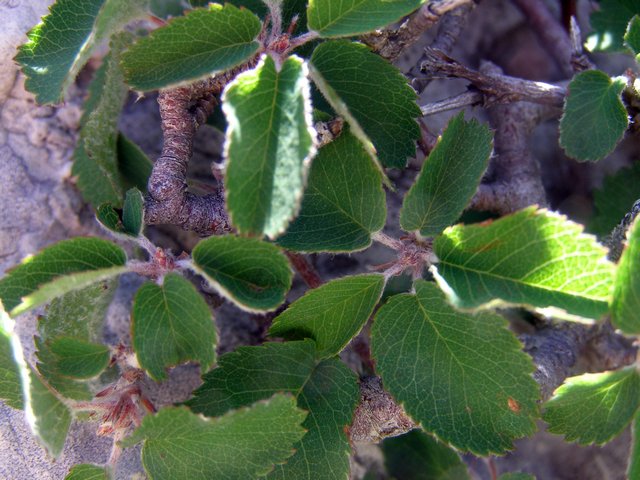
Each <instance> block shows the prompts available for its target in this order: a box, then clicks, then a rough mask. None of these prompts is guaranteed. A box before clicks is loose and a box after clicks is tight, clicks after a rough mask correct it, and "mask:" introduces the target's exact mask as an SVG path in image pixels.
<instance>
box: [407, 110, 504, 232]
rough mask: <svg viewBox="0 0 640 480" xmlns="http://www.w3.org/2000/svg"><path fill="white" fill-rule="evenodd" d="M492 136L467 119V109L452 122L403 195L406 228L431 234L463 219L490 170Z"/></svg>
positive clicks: (482, 126) (487, 130)
mask: <svg viewBox="0 0 640 480" xmlns="http://www.w3.org/2000/svg"><path fill="white" fill-rule="evenodd" d="M492 138H493V136H492V134H491V131H490V130H489V128H488V127H487V126H486V125H482V124H480V123H478V122H477V121H475V120H471V121H469V122H465V120H464V112H460V114H459V115H457V116H455V117H454V118H453V119H452V120H451V121H450V122H449V125H448V126H447V128H446V130H445V131H444V133H443V134H442V137H441V138H440V140H439V141H438V143H437V145H436V147H435V148H434V149H433V150H432V151H431V153H430V154H429V157H428V158H427V159H425V161H424V163H423V164H422V169H421V170H420V175H419V176H418V179H417V180H416V182H415V183H414V184H413V186H412V187H411V189H410V190H409V192H408V193H407V195H406V196H405V197H404V201H403V203H402V210H401V211H400V225H401V226H402V228H403V229H404V230H407V231H413V230H417V231H418V232H419V233H420V235H422V236H425V237H431V236H434V235H437V234H439V233H440V232H442V230H444V229H445V228H446V227H448V226H449V225H451V224H452V223H453V222H455V221H456V220H457V219H458V218H460V215H461V214H462V211H463V210H464V208H465V207H466V206H467V204H468V203H469V201H470V200H471V198H472V197H473V195H474V194H475V193H476V190H477V188H478V184H479V183H480V179H481V178H482V175H483V174H484V171H485V170H486V169H487V165H488V164H489V157H490V156H491V149H492Z"/></svg>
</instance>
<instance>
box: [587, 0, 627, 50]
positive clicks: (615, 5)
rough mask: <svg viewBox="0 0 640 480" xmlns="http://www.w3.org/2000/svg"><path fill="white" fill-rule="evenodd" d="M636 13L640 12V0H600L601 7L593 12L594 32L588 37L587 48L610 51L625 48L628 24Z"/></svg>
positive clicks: (592, 23) (592, 25)
mask: <svg viewBox="0 0 640 480" xmlns="http://www.w3.org/2000/svg"><path fill="white" fill-rule="evenodd" d="M636 14H640V0H600V8H599V9H596V10H594V11H593V13H592V14H591V27H592V28H593V30H594V32H593V33H592V34H591V35H589V37H588V39H587V48H589V50H591V51H608V52H616V51H620V50H623V49H624V45H623V39H624V38H623V37H624V34H625V32H626V30H627V25H628V23H629V20H631V17H633V16H634V15H636Z"/></svg>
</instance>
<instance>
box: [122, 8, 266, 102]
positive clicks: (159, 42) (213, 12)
mask: <svg viewBox="0 0 640 480" xmlns="http://www.w3.org/2000/svg"><path fill="white" fill-rule="evenodd" d="M260 28H261V24H260V20H259V19H258V17H256V16H255V15H254V14H253V13H251V11H249V10H247V9H239V8H237V7H235V6H234V5H230V4H227V5H225V6H222V5H219V4H216V3H211V4H209V6H208V7H207V8H203V9H195V10H192V11H190V12H188V13H187V14H186V15H185V16H183V17H177V18H175V19H173V20H171V21H170V22H169V23H168V24H167V25H166V26H164V27H161V28H158V29H157V30H154V31H153V32H152V33H151V34H150V35H149V36H148V37H145V38H143V39H141V40H139V41H138V42H136V43H135V44H134V45H133V46H132V47H131V48H130V49H129V50H128V51H127V52H126V53H125V55H124V56H123V60H122V65H123V68H124V72H125V78H126V81H127V83H128V84H129V85H131V87H132V88H134V89H135V90H142V91H148V90H156V89H159V88H166V87H169V86H172V85H176V84H179V83H186V82H192V81H195V80H198V79H200V78H203V77H206V76H209V75H212V74H214V73H217V72H221V71H224V70H227V69H229V68H231V67H234V66H236V65H238V64H240V63H242V62H243V61H245V60H248V59H249V58H250V57H251V56H252V55H253V54H254V53H256V52H257V50H258V47H259V44H258V42H257V41H256V40H255V39H256V37H257V36H258V34H259V33H260Z"/></svg>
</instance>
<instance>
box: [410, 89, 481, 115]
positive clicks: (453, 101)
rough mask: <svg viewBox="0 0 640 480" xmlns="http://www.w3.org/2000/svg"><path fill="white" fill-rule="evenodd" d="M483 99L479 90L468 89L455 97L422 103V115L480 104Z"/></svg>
mask: <svg viewBox="0 0 640 480" xmlns="http://www.w3.org/2000/svg"><path fill="white" fill-rule="evenodd" d="M483 101H484V95H483V94H482V93H480V92H477V91H476V92H474V91H468V92H464V93H461V94H459V95H456V96H455V97H449V98H445V99H444V100H440V101H438V102H434V103H427V104H426V105H422V106H421V107H420V110H422V115H423V116H425V117H426V116H427V115H434V114H436V113H441V112H446V111H448V110H455V109H456V108H464V107H468V106H472V105H480V104H482V103H483Z"/></svg>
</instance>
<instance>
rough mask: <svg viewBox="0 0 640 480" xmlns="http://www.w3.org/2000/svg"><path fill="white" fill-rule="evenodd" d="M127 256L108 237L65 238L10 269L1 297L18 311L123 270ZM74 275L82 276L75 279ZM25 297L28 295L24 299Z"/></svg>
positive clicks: (1, 283)
mask: <svg viewBox="0 0 640 480" xmlns="http://www.w3.org/2000/svg"><path fill="white" fill-rule="evenodd" d="M126 260H127V257H126V254H125V253H124V250H122V249H121V248H120V247H118V246H117V245H115V244H113V243H111V242H108V241H106V240H102V239H99V238H73V239H70V240H63V241H61V242H59V243H56V244H55V245H52V246H50V247H47V248H45V249H44V250H42V251H40V252H39V253H37V254H36V255H34V256H30V257H27V258H26V259H24V260H23V261H22V263H21V264H20V265H18V266H17V267H15V268H13V269H12V270H10V271H9V272H8V274H7V275H5V277H4V278H3V279H2V280H0V299H1V300H2V302H3V303H4V305H5V308H6V309H7V310H10V311H11V313H12V315H17V314H18V313H19V312H22V311H26V310H28V309H29V308H32V307H34V306H37V305H36V304H41V303H43V299H44V298H45V297H46V296H48V295H54V294H55V295H54V296H60V295H62V294H64V293H66V292H67V291H69V290H76V289H78V288H82V287H84V286H87V285H88V284H90V283H95V282H98V281H100V280H103V279H105V278H108V277H109V276H113V275H117V274H119V273H121V272H122V271H124V270H125V267H124V265H125V262H126ZM74 278H77V279H78V280H77V281H75V283H74V281H73V279H74ZM69 279H72V280H69ZM58 284H60V286H59V288H58V287H57V285H58ZM43 294H46V295H43ZM23 297H27V298H24V300H22V299H23ZM52 298H53V297H48V298H46V299H47V300H51V299H52ZM14 311H15V313H14Z"/></svg>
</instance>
